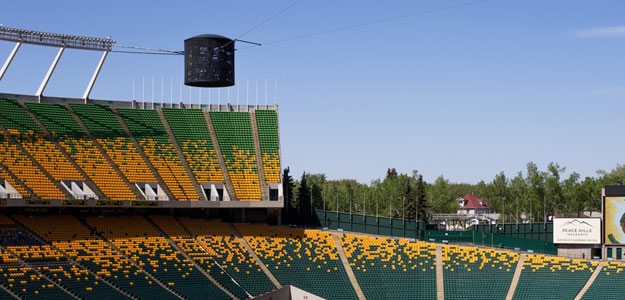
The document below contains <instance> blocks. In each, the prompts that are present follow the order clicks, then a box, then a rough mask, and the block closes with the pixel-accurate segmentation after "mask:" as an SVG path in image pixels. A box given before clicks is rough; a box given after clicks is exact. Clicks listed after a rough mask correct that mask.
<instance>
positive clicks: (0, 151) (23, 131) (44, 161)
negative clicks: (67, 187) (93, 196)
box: [0, 99, 82, 199]
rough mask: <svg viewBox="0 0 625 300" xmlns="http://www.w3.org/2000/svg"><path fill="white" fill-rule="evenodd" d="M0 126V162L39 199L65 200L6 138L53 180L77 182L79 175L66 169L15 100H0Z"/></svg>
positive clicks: (48, 141) (66, 166)
mask: <svg viewBox="0 0 625 300" xmlns="http://www.w3.org/2000/svg"><path fill="white" fill-rule="evenodd" d="M0 123H1V124H2V125H3V126H4V127H5V128H6V130H7V132H2V134H1V136H0V162H1V163H2V164H3V165H5V166H6V167H7V168H8V169H9V170H10V171H11V172H12V173H13V174H14V175H15V176H17V177H18V178H20V180H22V182H24V184H26V185H27V186H28V187H29V188H31V189H32V190H33V191H34V192H35V194H36V195H37V196H39V197H40V198H43V199H64V198H65V195H64V194H63V192H61V191H60V190H59V189H58V188H57V187H56V185H55V184H54V183H53V182H51V181H50V179H49V178H48V177H47V176H46V175H45V174H43V173H42V172H41V170H40V169H39V168H38V167H36V166H35V165H34V164H33V162H32V161H31V160H30V159H29V158H28V156H26V155H25V154H24V153H23V152H22V151H21V150H20V149H19V148H18V147H17V146H16V145H14V144H13V143H12V142H11V139H10V137H9V136H7V135H6V134H9V135H10V136H12V137H14V138H15V139H16V140H17V141H18V142H20V144H22V146H23V147H24V149H25V150H26V151H27V152H28V153H29V154H31V155H32V156H33V157H34V158H35V160H37V162H39V163H40V164H41V165H42V167H44V169H46V170H47V171H48V172H50V174H51V175H52V176H53V177H54V178H55V180H61V179H78V180H80V179H81V178H82V177H81V176H80V174H78V173H77V171H76V170H75V169H73V168H72V167H71V165H69V166H68V164H69V162H68V161H67V160H66V159H65V157H63V156H62V154H61V153H60V152H59V151H58V150H57V149H56V147H55V145H54V144H53V143H52V141H50V140H49V139H48V138H47V137H46V136H45V135H44V134H43V130H41V128H40V127H39V126H38V125H37V124H36V123H35V121H34V120H33V119H32V118H31V117H30V116H29V115H28V113H27V112H26V111H25V110H24V109H23V108H22V107H21V106H20V104H19V103H18V102H17V101H15V100H8V99H0ZM14 186H15V185H14Z"/></svg>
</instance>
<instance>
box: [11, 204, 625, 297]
mask: <svg viewBox="0 0 625 300" xmlns="http://www.w3.org/2000/svg"><path fill="white" fill-rule="evenodd" d="M0 270H2V272H1V273H0V297H2V299H12V298H15V299H102V298H104V297H107V298H110V299H128V298H130V299H251V298H255V297H259V296H260V297H261V298H262V296H263V295H270V294H271V293H272V292H273V291H277V290H280V289H281V288H283V287H287V286H293V287H297V288H299V289H302V290H304V291H306V292H309V293H311V294H313V295H316V296H318V297H321V298H324V299H346V300H348V299H354V300H356V299H358V300H363V299H618V298H619V297H620V296H622V293H623V288H622V284H619V283H620V282H621V281H622V280H623V278H622V277H623V274H624V273H625V272H623V270H625V266H624V265H623V264H622V263H620V262H609V263H605V262H597V261H586V260H580V259H565V258H561V257H553V256H544V255H537V254H528V253H519V252H515V251H509V250H501V249H492V248H481V247H472V246H462V245H448V244H437V243H432V242H424V241H415V240H411V239H402V238H389V237H382V236H372V235H367V234H354V233H346V232H340V231H326V230H318V229H303V228H291V227H282V226H268V225H261V224H252V223H227V222H220V221H210V220H207V219H206V218H205V217H190V216H175V215H170V214H150V215H138V214H122V215H117V216H102V215H98V214H88V215H85V216H76V215H69V214H48V213H43V214H41V213H39V214H28V215H27V214H21V213H17V214H5V215H0ZM274 299H279V298H274ZM310 299H313V298H310Z"/></svg>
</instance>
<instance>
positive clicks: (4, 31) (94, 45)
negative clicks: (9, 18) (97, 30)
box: [0, 26, 116, 51]
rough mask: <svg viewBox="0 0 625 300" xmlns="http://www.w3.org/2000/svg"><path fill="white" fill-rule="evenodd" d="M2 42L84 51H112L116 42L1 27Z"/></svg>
mask: <svg viewBox="0 0 625 300" xmlns="http://www.w3.org/2000/svg"><path fill="white" fill-rule="evenodd" d="M0 40H4V41H11V42H18V43H19V42H21V43H25V44H35V45H41V46H50V47H64V48H74V49H83V50H96V51H111V49H112V48H113V44H115V43H116V42H115V41H114V40H112V39H111V38H110V37H107V38H96V37H86V36H78V35H68V34H59V33H51V32H41V31H34V30H26V29H19V28H11V27H5V26H0Z"/></svg>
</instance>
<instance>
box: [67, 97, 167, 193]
mask: <svg viewBox="0 0 625 300" xmlns="http://www.w3.org/2000/svg"><path fill="white" fill-rule="evenodd" d="M73 107H74V110H75V111H76V114H77V115H78V117H79V118H80V119H81V120H82V122H83V124H85V127H87V129H88V130H89V132H91V134H92V135H93V136H94V137H95V139H96V140H97V141H98V143H99V144H100V145H102V148H103V149H104V151H105V152H106V154H107V155H108V156H109V157H110V158H111V160H113V162H114V163H115V165H117V167H118V168H119V169H120V170H121V172H122V173H123V174H124V176H126V178H127V179H128V180H129V181H130V182H131V183H136V182H156V177H154V174H152V171H150V169H149V168H148V166H147V164H146V162H145V161H144V160H143V158H142V157H141V155H139V153H138V152H137V149H136V148H135V146H134V144H133V143H132V141H131V140H130V138H129V137H128V135H126V132H125V131H124V128H123V127H122V125H121V123H119V120H118V119H117V117H116V116H115V114H114V113H113V111H112V110H111V109H110V108H109V107H108V106H105V105H75V106H73Z"/></svg>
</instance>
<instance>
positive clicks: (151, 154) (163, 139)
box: [118, 108, 199, 201]
mask: <svg viewBox="0 0 625 300" xmlns="http://www.w3.org/2000/svg"><path fill="white" fill-rule="evenodd" d="M118 111H119V114H120V115H121V116H122V118H123V119H124V122H125V123H126V125H128V128H130V131H131V132H132V134H133V136H134V137H135V138H136V139H137V141H138V142H139V144H140V145H141V147H142V148H143V151H144V152H145V154H146V155H147V157H148V158H149V159H150V161H151V162H152V164H153V165H154V167H155V168H156V169H157V170H158V173H159V175H160V176H161V178H163V181H164V182H165V184H166V185H167V187H168V188H169V190H170V191H171V192H172V194H173V196H174V198H175V200H178V201H197V200H199V196H198V194H197V192H196V191H195V188H194V187H193V184H192V183H191V180H190V179H189V175H187V172H186V171H185V169H184V167H183V166H182V162H181V161H180V158H179V157H178V154H177V153H176V150H175V149H174V146H173V145H172V142H171V140H170V139H169V136H168V135H167V132H166V130H165V127H163V123H161V120H160V118H159V116H158V113H157V112H156V111H155V110H140V109H122V108H120V109H118Z"/></svg>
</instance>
